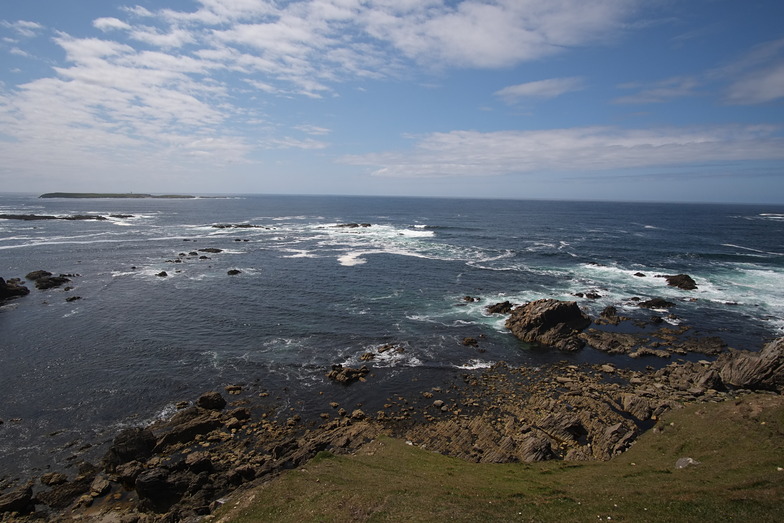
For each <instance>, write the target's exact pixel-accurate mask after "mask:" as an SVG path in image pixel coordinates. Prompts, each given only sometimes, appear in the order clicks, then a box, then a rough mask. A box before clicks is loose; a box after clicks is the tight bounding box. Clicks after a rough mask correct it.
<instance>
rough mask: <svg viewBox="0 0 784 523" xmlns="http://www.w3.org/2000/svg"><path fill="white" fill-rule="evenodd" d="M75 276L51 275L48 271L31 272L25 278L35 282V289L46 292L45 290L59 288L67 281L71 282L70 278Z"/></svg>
mask: <svg viewBox="0 0 784 523" xmlns="http://www.w3.org/2000/svg"><path fill="white" fill-rule="evenodd" d="M72 276H76V275H75V274H61V275H59V276H55V275H53V274H52V273H51V272H49V271H43V270H39V271H33V272H29V273H27V275H26V276H25V278H27V279H28V280H30V281H34V282H35V288H36V289H41V290H46V289H54V288H57V287H60V286H62V285H64V284H66V283H68V282H69V281H71V277H72Z"/></svg>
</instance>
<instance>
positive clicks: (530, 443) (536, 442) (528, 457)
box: [521, 436, 555, 463]
mask: <svg viewBox="0 0 784 523" xmlns="http://www.w3.org/2000/svg"><path fill="white" fill-rule="evenodd" d="M521 451H522V454H523V461H525V462H526V463H534V462H537V461H547V460H548V459H553V458H554V457H555V452H553V449H552V446H551V445H550V440H548V439H547V438H540V437H536V436H531V437H529V438H526V440H525V441H524V442H523V445H522V448H521Z"/></svg>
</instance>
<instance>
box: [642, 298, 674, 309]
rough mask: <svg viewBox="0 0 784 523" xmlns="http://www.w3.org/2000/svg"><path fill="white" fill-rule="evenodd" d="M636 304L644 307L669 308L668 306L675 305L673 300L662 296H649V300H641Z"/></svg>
mask: <svg viewBox="0 0 784 523" xmlns="http://www.w3.org/2000/svg"><path fill="white" fill-rule="evenodd" d="M638 305H639V306H640V307H642V308H644V309H669V308H670V307H675V304H674V303H673V302H671V301H667V300H665V299H664V298H651V299H650V300H645V301H641V302H640V303H639V304H638Z"/></svg>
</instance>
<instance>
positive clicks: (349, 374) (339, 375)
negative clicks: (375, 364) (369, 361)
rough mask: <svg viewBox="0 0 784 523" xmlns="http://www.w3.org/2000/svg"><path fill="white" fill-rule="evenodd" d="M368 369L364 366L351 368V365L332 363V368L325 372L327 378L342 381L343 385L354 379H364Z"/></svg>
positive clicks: (352, 381)
mask: <svg viewBox="0 0 784 523" xmlns="http://www.w3.org/2000/svg"><path fill="white" fill-rule="evenodd" d="M369 372H370V371H369V370H368V368H367V367H366V366H364V365H363V366H362V367H360V368H359V369H352V368H351V367H344V366H342V365H333V366H332V370H330V371H329V372H328V373H327V378H329V379H331V380H333V381H337V382H338V383H342V384H343V385H350V384H351V383H354V382H355V381H365V376H366V375H367V374H368V373H369Z"/></svg>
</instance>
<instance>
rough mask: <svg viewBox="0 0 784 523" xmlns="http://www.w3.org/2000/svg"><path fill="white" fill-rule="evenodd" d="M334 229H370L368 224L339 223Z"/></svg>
mask: <svg viewBox="0 0 784 523" xmlns="http://www.w3.org/2000/svg"><path fill="white" fill-rule="evenodd" d="M335 227H338V228H343V229H356V228H358V227H371V224H369V223H339V224H337V225H335Z"/></svg>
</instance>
